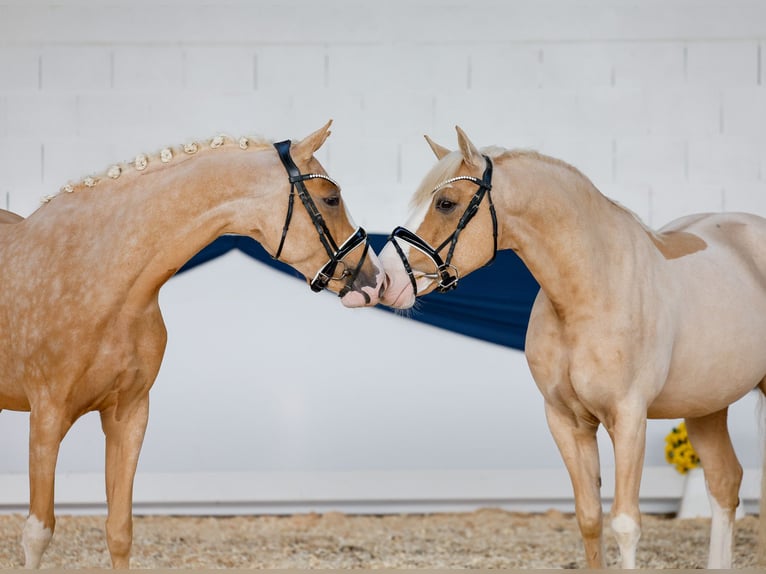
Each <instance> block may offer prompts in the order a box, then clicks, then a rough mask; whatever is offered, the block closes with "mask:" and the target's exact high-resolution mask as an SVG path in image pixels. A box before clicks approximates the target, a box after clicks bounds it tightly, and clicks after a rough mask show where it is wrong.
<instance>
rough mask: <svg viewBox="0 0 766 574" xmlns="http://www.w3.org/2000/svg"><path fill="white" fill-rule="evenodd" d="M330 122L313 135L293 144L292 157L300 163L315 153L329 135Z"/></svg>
mask: <svg viewBox="0 0 766 574" xmlns="http://www.w3.org/2000/svg"><path fill="white" fill-rule="evenodd" d="M331 124H332V120H330V121H328V122H327V123H326V124H325V125H323V126H322V127H321V128H319V129H318V130H317V131H315V132H314V133H312V134H310V135H307V136H306V137H305V138H303V139H302V140H301V141H299V142H297V143H294V144H293V146H292V150H291V153H292V155H293V157H294V158H295V159H297V160H300V161H304V162H306V161H308V160H309V159H311V156H312V155H314V152H315V151H317V150H318V149H319V148H320V147H322V144H323V143H324V142H325V140H326V139H327V136H329V135H330V133H331V132H330V125H331Z"/></svg>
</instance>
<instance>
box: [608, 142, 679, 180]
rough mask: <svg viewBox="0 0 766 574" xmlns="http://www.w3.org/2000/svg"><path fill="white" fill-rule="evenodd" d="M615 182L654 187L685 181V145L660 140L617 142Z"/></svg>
mask: <svg viewBox="0 0 766 574" xmlns="http://www.w3.org/2000/svg"><path fill="white" fill-rule="evenodd" d="M615 152H616V153H615V159H614V165H615V179H616V181H617V182H618V183H620V184H646V185H655V184H660V183H665V182H673V183H684V182H685V181H686V169H687V160H686V143H685V142H684V141H683V140H680V139H665V138H660V137H649V138H633V139H620V140H617V142H616V146H615Z"/></svg>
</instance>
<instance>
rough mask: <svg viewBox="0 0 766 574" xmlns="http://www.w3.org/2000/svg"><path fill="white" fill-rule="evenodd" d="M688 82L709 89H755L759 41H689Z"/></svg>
mask: <svg viewBox="0 0 766 574" xmlns="http://www.w3.org/2000/svg"><path fill="white" fill-rule="evenodd" d="M687 54H688V56H687V58H688V63H687V80H688V82H689V83H690V84H693V85H698V86H703V87H710V88H716V87H717V88H721V87H734V86H754V85H756V83H757V81H758V64H759V62H758V42H756V41H748V42H689V43H688V44H687Z"/></svg>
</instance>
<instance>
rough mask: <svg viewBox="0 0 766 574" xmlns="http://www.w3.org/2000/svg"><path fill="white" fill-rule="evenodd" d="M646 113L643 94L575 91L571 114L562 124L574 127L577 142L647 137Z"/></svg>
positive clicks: (608, 89)
mask: <svg viewBox="0 0 766 574" xmlns="http://www.w3.org/2000/svg"><path fill="white" fill-rule="evenodd" d="M648 113H649V112H648V106H647V102H646V98H645V92H644V90H641V89H636V88H617V87H602V88H590V89H583V90H579V91H578V93H577V103H576V110H575V112H574V113H573V114H572V115H571V116H570V117H568V118H562V121H565V122H567V123H568V124H572V125H574V126H575V127H576V129H577V131H578V135H579V137H581V138H582V137H583V136H584V135H587V136H593V137H601V138H603V137H611V138H614V137H625V136H640V135H645V134H646V133H647V123H648ZM554 135H555V127H554Z"/></svg>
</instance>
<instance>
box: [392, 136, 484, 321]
mask: <svg viewBox="0 0 766 574" xmlns="http://www.w3.org/2000/svg"><path fill="white" fill-rule="evenodd" d="M456 129H457V139H458V145H459V149H458V150H456V151H451V150H449V149H447V148H445V147H442V146H440V145H439V144H437V143H435V142H433V141H432V140H431V139H430V138H429V137H428V136H426V141H427V142H428V144H429V145H430V146H431V149H432V150H433V152H434V154H435V155H436V157H437V159H438V160H439V161H438V163H437V164H436V166H434V168H433V169H432V170H431V171H430V172H429V173H428V174H427V175H426V177H425V179H424V180H423V183H422V184H421V186H420V188H419V189H418V191H416V192H415V194H414V196H413V198H412V202H411V206H412V215H411V216H410V218H409V220H408V221H407V223H406V225H405V226H403V227H397V228H396V229H395V230H394V231H393V232H392V233H391V236H390V237H389V240H388V243H386V246H385V247H384V248H383V250H382V251H381V253H380V260H381V262H382V263H383V266H384V268H385V271H386V277H387V279H386V281H387V287H386V290H385V293H384V294H383V296H382V298H381V301H382V303H384V304H385V305H389V306H391V307H397V308H401V309H406V308H409V307H412V305H414V304H415V299H416V297H418V296H420V295H425V294H426V293H429V292H431V291H434V290H438V291H449V290H451V289H454V288H455V287H456V286H457V284H458V280H459V279H460V277H463V276H465V275H467V274H469V273H471V272H472V271H475V270H476V269H478V268H479V267H482V266H484V265H486V264H487V263H489V262H491V261H492V260H493V259H494V257H495V252H496V251H497V216H496V214H495V208H494V205H493V203H492V196H491V193H490V192H491V189H492V161H491V159H490V158H489V157H487V156H486V155H483V154H482V153H481V152H480V151H479V150H478V149H477V148H476V146H474V144H473V143H472V142H471V140H469V139H468V136H466V134H465V132H463V130H461V129H460V128H459V127H457V128H456Z"/></svg>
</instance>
